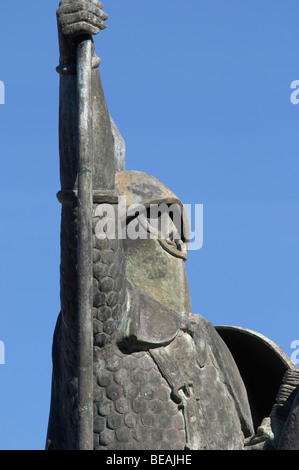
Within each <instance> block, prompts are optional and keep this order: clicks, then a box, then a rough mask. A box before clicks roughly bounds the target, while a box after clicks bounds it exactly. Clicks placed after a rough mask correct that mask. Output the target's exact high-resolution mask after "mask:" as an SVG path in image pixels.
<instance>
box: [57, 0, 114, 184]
mask: <svg viewBox="0 0 299 470" xmlns="http://www.w3.org/2000/svg"><path fill="white" fill-rule="evenodd" d="M107 18H108V15H107V14H106V13H105V12H104V11H103V5H102V3H100V2H99V1H98V0H88V1H74V0H62V1H61V2H60V5H59V8H58V10H57V23H58V38H59V52H60V59H59V67H58V69H57V70H58V72H59V73H60V93H59V150H60V176H61V186H62V189H74V188H75V187H76V178H77V159H76V155H77V139H78V135H77V116H78V108H77V74H76V61H77V55H76V54H77V44H78V42H79V41H80V39H81V38H82V36H86V35H88V36H90V35H95V34H98V33H99V31H101V30H103V29H105V28H106V26H107V25H106V20H107ZM99 63H100V60H99V59H98V58H97V57H96V55H95V54H94V56H93V68H92V85H91V86H92V103H93V144H94V145H93V147H94V171H93V173H94V189H97V182H98V181H100V180H101V184H102V187H103V181H104V182H105V185H106V188H107V189H112V188H113V185H114V171H113V168H112V167H113V165H114V140H113V135H112V131H111V122H110V116H109V112H108V109H107V105H106V101H105V97H104V93H103V89H102V83H101V77H100V71H99V67H98V66H99Z"/></svg>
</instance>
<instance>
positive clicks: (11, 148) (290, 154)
mask: <svg viewBox="0 0 299 470" xmlns="http://www.w3.org/2000/svg"><path fill="white" fill-rule="evenodd" d="M104 3H105V10H106V11H107V12H108V13H109V15H110V18H109V28H108V29H107V30H106V31H104V32H103V33H102V34H101V35H100V36H99V37H98V38H97V39H96V47H97V53H98V55H100V57H101V58H102V65H101V71H102V79H103V84H104V90H105V94H106V99H107V102H108V107H109V110H110V113H111V114H112V116H113V118H114V120H115V122H116V123H117V125H118V127H119V129H120V131H121V133H122V134H123V137H124V139H125V140H126V143H127V168H128V169H136V170H143V171H146V172H148V173H151V174H153V175H155V176H157V177H158V178H159V179H160V180H161V181H163V182H164V183H165V184H166V185H167V186H168V187H170V188H171V189H172V190H173V191H174V192H175V193H176V194H177V195H178V196H179V197H180V198H181V200H182V201H183V202H184V203H186V204H203V205H204V245H203V247H202V249H201V250H199V251H192V252H191V253H190V256H189V260H188V262H187V270H188V276H189V283H190V291H191V299H192V311H193V312H194V313H200V314H202V315H203V316H205V317H207V318H209V319H210V320H211V321H212V323H213V324H214V325H218V324H228V325H238V326H243V327H246V328H250V329H253V330H256V331H258V332H260V333H262V334H264V335H266V336H268V337H269V338H270V339H272V340H273V341H275V342H276V343H278V344H280V345H281V347H282V348H283V349H284V351H285V352H286V353H287V354H289V355H291V353H292V350H291V343H292V341H294V340H297V339H298V340H299V328H298V326H299V325H298V324H299V316H298V310H299V295H298V285H299V271H298V266H299V219H298V209H299V188H298V180H299V158H298V146H299V145H298V136H299V105H297V106H295V105H293V104H292V103H291V101H290V95H291V89H290V84H291V82H292V81H293V80H298V79H299V26H298V18H299V5H298V1H296V0H263V1H262V2H261V1H260V0H242V1H241V2H240V0H186V1H184V2H181V1H178V0H162V1H159V2H156V1H148V0H142V1H141V0H127V1H124V0H106V2H104ZM57 6H58V1H57V2H55V1H52V0H44V1H42V2H41V1H40V0H31V1H26V2H24V1H20V0H17V1H14V2H1V5H0V18H1V29H0V42H1V57H0V80H1V81H3V82H4V84H5V105H0V122H1V140H0V148H1V162H2V163H1V172H0V192H1V198H0V204H1V235H0V237H1V239H0V240H1V245H0V246H1V304H0V305H1V313H0V341H3V342H4V344H5V365H0V398H1V399H0V449H43V448H44V443H45V438H46V430H47V421H48V411H49V401H50V385H51V367H52V366H51V344H52V335H53V330H54V326H55V322H56V318H57V315H58V313H59V303H60V302H59V257H60V247H59V231H60V206H59V203H58V201H57V200H56V192H57V191H58V190H59V189H60V187H59V155H58V134H57V127H58V75H57V73H56V71H55V67H56V65H57V64H58V44H57V34H56V17H55V11H56V7H57ZM16 12H17V14H16Z"/></svg>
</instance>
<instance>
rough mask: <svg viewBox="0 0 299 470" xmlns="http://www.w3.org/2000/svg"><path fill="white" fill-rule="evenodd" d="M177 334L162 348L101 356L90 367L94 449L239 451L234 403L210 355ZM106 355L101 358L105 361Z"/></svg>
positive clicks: (181, 334)
mask: <svg viewBox="0 0 299 470" xmlns="http://www.w3.org/2000/svg"><path fill="white" fill-rule="evenodd" d="M198 354H199V351H197V348H196V347H195V344H194V342H193V340H192V338H190V336H189V335H187V334H186V333H183V332H181V333H180V334H179V335H178V337H177V338H176V339H175V340H174V341H173V342H172V343H171V344H170V345H168V346H167V347H165V348H163V347H162V348H157V349H155V350H151V351H147V352H146V351H141V352H131V353H129V354H126V353H123V352H121V351H119V350H118V349H117V348H115V349H114V352H113V353H112V351H110V352H109V354H106V355H105V354H103V358H102V359H101V360H100V361H98V363H96V365H95V387H94V402H95V407H94V416H95V419H94V437H95V446H94V447H95V448H98V449H107V450H109V449H110V450H117V449H124V450H134V449H136V450H139V449H143V450H146V449H150V450H159V449H161V450H172V449H173V450H180V449H184V448H186V446H187V448H188V447H189V448H191V449H211V448H218V449H222V448H223V449H228V448H232V449H235V448H242V441H243V435H242V432H241V430H240V423H239V418H238V416H237V413H236V410H235V406H234V403H233V400H232V398H231V396H230V395H229V393H228V392H227V388H226V386H225V385H224V384H223V383H222V381H221V371H219V370H218V367H217V364H216V362H215V359H214V356H213V354H212V352H211V351H210V350H208V351H206V364H205V365H204V366H203V367H200V366H199V364H198V361H197V358H198ZM104 356H106V357H104Z"/></svg>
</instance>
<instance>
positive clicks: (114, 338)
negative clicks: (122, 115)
mask: <svg viewBox="0 0 299 470" xmlns="http://www.w3.org/2000/svg"><path fill="white" fill-rule="evenodd" d="M102 8H103V6H102V4H101V3H100V2H98V1H97V0H93V1H84V2H81V1H75V0H62V1H61V2H60V6H59V8H58V12H57V18H58V33H59V45H60V65H59V67H58V68H57V70H58V72H59V73H60V134H59V137H60V176H61V190H60V191H59V193H58V198H59V201H60V202H61V204H62V214H61V267H60V270H61V271H60V272H61V312H60V315H59V317H58V321H57V326H56V329H55V333H54V339H53V379H52V397H51V407H50V417H49V425H48V436H47V444H46V447H47V449H51V450H52V449H53V450H58V449H64V450H67V449H70V450H71V449H82V448H92V449H94V450H120V449H123V450H146V449H149V450H184V449H190V450H209V449H217V450H243V449H266V450H267V449H271V450H272V449H275V450H276V449H299V432H298V409H299V406H298V386H299V371H298V369H297V368H296V367H295V365H294V364H293V363H292V362H291V361H290V360H289V359H288V357H287V356H286V355H285V354H284V353H283V352H282V351H281V350H280V348H279V347H278V346H277V345H275V344H273V343H272V342H271V341H270V340H268V339H267V338H265V337H263V336H262V335H259V334H258V333H255V332H251V331H249V330H244V329H242V328H236V327H225V326H224V327H217V328H214V327H213V326H212V325H211V323H210V322H209V321H208V320H206V319H205V318H203V317H202V316H200V315H194V314H192V313H191V302H190V296H189V290H188V282H187V276H186V271H185V262H186V259H187V249H188V237H189V225H188V220H187V218H186V216H185V214H184V211H183V205H182V203H181V202H180V200H179V199H178V198H177V197H176V196H175V195H174V194H173V193H172V192H171V191H170V190H169V189H168V188H167V187H166V186H165V185H163V184H162V183H161V182H160V181H159V180H157V179H156V178H154V177H153V176H151V175H147V174H146V173H142V172H140V171H126V170H125V143H124V141H123V139H122V137H121V135H120V132H119V131H118V129H117V127H116V125H115V123H114V122H113V120H112V118H111V117H110V115H109V112H108V109H107V105H106V102H105V97H104V93H103V89H102V84H101V78H100V72H99V64H100V60H99V59H98V58H97V57H96V56H95V54H94V50H93V51H92V55H93V56H92V60H91V61H89V64H90V65H89V67H90V70H85V69H84V72H85V75H86V76H88V72H90V80H89V81H87V82H86V81H85V82H84V83H83V84H82V80H80V76H81V75H80V73H78V74H77V66H78V61H79V58H78V57H80V63H81V64H84V63H85V62H84V57H82V56H80V55H78V56H77V53H78V50H79V49H78V48H79V45H80V44H81V43H82V40H83V39H84V40H88V41H91V35H94V34H97V33H98V32H99V31H100V30H101V29H104V28H105V27H106V23H105V21H106V19H107V15H106V14H105V13H104V12H103V10H102ZM84 67H88V65H85V66H83V68H84ZM80 71H81V72H82V65H81V66H79V72H80ZM86 85H87V88H86V92H87V93H89V94H90V105H89V109H88V108H87V118H86V119H92V125H90V126H87V128H86V129H89V130H91V131H92V132H91V140H92V145H90V144H88V145H87V146H86V147H84V146H83V148H82V145H80V142H82V136H83V137H84V135H85V134H84V132H87V131H86V130H84V128H85V127H86V126H84V121H83V124H82V121H80V119H79V120H78V118H79V117H80V116H81V117H82V102H81V101H80V100H78V99H77V97H78V96H82V93H81V95H80V92H82V89H81V87H82V86H84V87H85V86H86ZM85 96H86V95H85ZM80 106H81V107H80ZM85 112H86V109H85ZM78 122H79V123H80V122H81V124H82V125H81V126H80V125H79V126H78ZM82 132H83V134H82ZM85 137H86V135H85ZM88 142H89V143H90V140H88ZM80 149H81V150H80ZM78 150H79V151H78ZM85 152H86V153H85ZM82 155H83V156H84V155H85V157H88V158H87V159H85V162H87V163H85V164H84V165H83V167H82V165H81V163H80V162H82ZM82 168H83V169H84V171H83V173H82V171H81V170H82ZM86 169H87V170H88V173H86V172H85V170H86ZM80 171H81V173H80ZM86 174H89V175H90V179H89V182H90V181H92V185H90V184H86V181H85V180H84V178H85V177H86ZM82 175H83V185H82V186H81V187H80V178H82ZM87 183H88V182H87ZM120 198H125V211H124V213H123V209H124V208H123V206H122V205H121V204H120V203H119V202H120ZM82 200H83V201H84V200H85V201H87V206H86V207H89V209H90V210H91V211H92V215H88V211H84V210H83V211H82V207H85V206H84V205H83V206H82V205H81V206H80V201H82ZM88 201H89V203H88ZM122 201H123V199H122ZM88 204H89V205H88ZM161 204H162V205H163V204H164V206H163V207H164V208H169V207H170V206H171V207H172V208H173V212H169V213H167V210H166V212H165V214H166V215H165V217H164V212H163V211H162V212H158V213H157V214H156V215H157V217H156V218H153V217H151V215H152V214H151V213H150V212H149V211H150V210H151V207H152V206H156V205H159V207H160V205H161ZM107 205H109V208H112V209H113V210H112V212H111V213H110V212H109V215H107V227H108V226H110V225H111V226H113V224H114V228H115V233H116V236H115V237H100V236H99V233H98V227H99V225H98V224H99V222H101V216H100V215H99V213H100V212H99V209H100V210H101V209H104V208H105V207H107ZM78 208H79V211H78ZM141 208H143V213H142V214H141V212H140V209H141ZM80 211H81V212H80ZM177 211H178V212H177ZM178 213H179V214H180V216H179V217H177V214H178ZM84 217H85V218H86V217H87V219H88V220H85V221H84ZM162 219H163V220H162ZM78 222H79V225H78ZM163 223H165V224H166V225H165V226H166V227H167V230H168V232H167V236H163V234H164V233H163ZM82 224H83V225H82ZM89 224H90V232H89V233H90V237H89V238H88V237H87V241H86V243H84V241H83V240H84V237H83V238H82V237H80V233H81V232H80V230H82V229H85V230H86V228H87V227H88V225H89ZM109 224H110V225H109ZM133 229H134V230H135V232H137V231H138V230H140V231H141V232H142V231H143V232H142V233H143V235H144V234H147V237H134V236H133V237H132V236H131V237H128V236H125V237H124V236H120V234H122V235H123V233H126V234H127V232H128V231H129V230H133ZM107 230H108V228H107ZM134 230H133V232H134ZM133 232H132V233H133ZM177 234H179V236H177ZM89 243H90V245H89ZM88 246H89V247H90V249H91V253H92V262H91V264H89V265H87V266H85V265H84V253H85V252H86V253H88ZM86 250H87V251H86ZM80 259H81V263H80V262H79V260H80ZM82 260H83V261H82ZM82 263H83V268H82ZM84 266H85V268H87V271H84ZM88 266H89V267H90V275H88V274H87V277H82V276H86V273H88ZM82 279H84V280H85V281H86V284H82ZM82 285H86V286H87V289H88V286H89V285H91V286H92V288H93V294H92V299H91V300H92V305H91V306H90V307H89V308H88V301H85V302H84V299H85V300H86V293H87V292H85V291H83V292H82ZM80 286H81V288H80ZM87 297H88V296H87ZM82 305H83V306H84V308H82ZM84 311H86V313H84ZM88 318H90V319H91V320H92V328H91V331H90V330H89V329H88V328H87V327H88V325H89V323H88ZM86 320H87V323H86V322H85V321H86ZM88 331H89V333H88ZM82 334H84V335H86V334H87V337H86V336H85V337H84V338H85V339H87V343H84V341H81V340H82ZM88 334H89V335H90V336H91V337H88ZM88 339H89V340H90V343H88ZM84 344H85V345H86V344H87V346H84ZM88 344H91V347H92V355H91V358H90V356H89V346H88ZM88 357H89V359H86V358H88ZM86 361H87V362H86ZM80 367H81V368H82V367H83V376H84V374H85V372H86V370H88V371H90V370H91V368H92V378H91V379H90V380H87V382H84V381H82V370H81V375H80ZM86 376H87V377H88V374H86ZM80 377H81V378H80ZM82 391H83V392H84V393H85V394H86V393H89V392H90V393H91V395H89V397H90V396H92V401H91V404H92V409H90V407H86V403H87V404H88V399H87V400H86V395H84V393H83V395H82ZM82 396H83V399H82ZM84 396H85V398H84ZM84 400H85V401H84ZM84 403H85V405H84ZM82 423H83V424H82ZM90 436H92V442H90V441H91V439H90Z"/></svg>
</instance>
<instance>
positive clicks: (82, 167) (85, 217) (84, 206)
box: [77, 37, 93, 450]
mask: <svg viewBox="0 0 299 470" xmlns="http://www.w3.org/2000/svg"><path fill="white" fill-rule="evenodd" d="M91 73H92V41H91V38H90V37H86V38H82V40H81V41H80V43H79V45H78V49H77V77H78V136H79V143H78V319H77V331H78V443H77V447H78V450H92V449H93V322H92V304H93V296H92V293H93V289H92V202H93V200H92V189H93V188H92V166H93V158H92V154H93V151H92V103H91Z"/></svg>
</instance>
